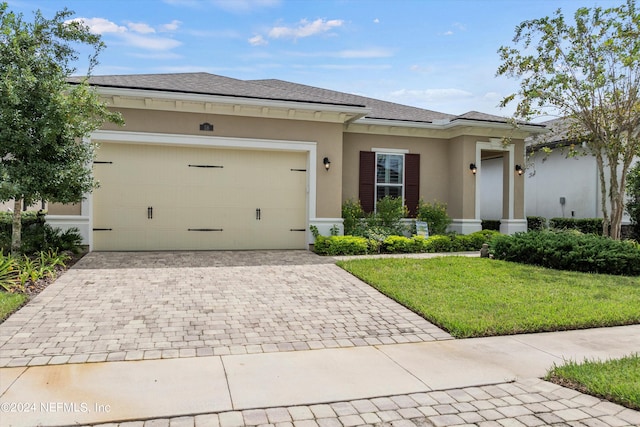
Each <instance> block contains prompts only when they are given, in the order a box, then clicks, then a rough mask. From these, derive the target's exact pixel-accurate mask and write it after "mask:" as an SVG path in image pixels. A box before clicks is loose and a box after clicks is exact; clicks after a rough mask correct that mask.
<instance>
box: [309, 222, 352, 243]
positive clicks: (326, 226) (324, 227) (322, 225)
mask: <svg viewBox="0 0 640 427" xmlns="http://www.w3.org/2000/svg"><path fill="white" fill-rule="evenodd" d="M343 223H344V219H343V218H311V219H309V233H308V234H309V236H308V238H309V241H310V242H312V243H313V242H314V241H315V239H314V237H313V234H312V233H311V226H315V227H317V228H318V232H319V233H320V235H321V236H331V229H332V228H333V227H336V228H337V229H338V236H342V235H344V224H343Z"/></svg>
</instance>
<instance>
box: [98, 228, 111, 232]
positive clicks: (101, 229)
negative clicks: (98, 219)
mask: <svg viewBox="0 0 640 427" xmlns="http://www.w3.org/2000/svg"><path fill="white" fill-rule="evenodd" d="M93 231H113V228H94V229H93Z"/></svg>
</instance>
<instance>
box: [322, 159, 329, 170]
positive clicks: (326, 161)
mask: <svg viewBox="0 0 640 427" xmlns="http://www.w3.org/2000/svg"><path fill="white" fill-rule="evenodd" d="M322 163H324V168H325V169H326V170H327V171H328V170H329V168H330V167H331V162H330V161H329V158H328V157H325V158H324V159H323V160H322Z"/></svg>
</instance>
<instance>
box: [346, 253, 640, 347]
mask: <svg viewBox="0 0 640 427" xmlns="http://www.w3.org/2000/svg"><path fill="white" fill-rule="evenodd" d="M338 265H339V266H340V267H342V268H344V269H345V270H347V271H349V272H350V273H352V274H354V275H355V276H357V277H359V278H360V279H362V280H364V281H365V282H367V283H369V284H370V285H371V286H373V287H374V288H376V289H378V290H379V291H380V292H382V293H383V294H385V295H387V296H389V297H391V298H393V299H395V300H396V301H398V302H399V303H401V304H403V305H404V306H406V307H408V308H410V309H411V310H413V311H415V312H416V313H418V314H420V315H421V316H423V317H424V318H426V319H427V320H429V321H430V322H432V323H434V324H435V325H437V326H439V327H441V328H443V329H445V330H447V331H448V332H449V333H451V335H453V336H454V337H456V338H468V337H482V336H492V335H509V334H518V333H531V332H544V331H557V330H568V329H582V328H593V327H601V326H617V325H627V324H634V323H640V309H639V307H640V278H638V277H622V276H608V275H598V274H587V273H576V272H567V271H558V270H550V269H545V268H540V267H533V266H528V265H523V264H517V263H510V262H505V261H497V260H491V259H487V258H467V257H442V258H432V259H404V258H402V259H398V258H396V259H360V260H349V261H340V262H338Z"/></svg>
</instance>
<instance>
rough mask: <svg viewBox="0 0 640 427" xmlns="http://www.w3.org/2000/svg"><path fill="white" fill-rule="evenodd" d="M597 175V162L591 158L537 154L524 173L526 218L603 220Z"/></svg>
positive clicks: (560, 153) (561, 153) (558, 151)
mask: <svg viewBox="0 0 640 427" xmlns="http://www.w3.org/2000/svg"><path fill="white" fill-rule="evenodd" d="M597 171H598V169H597V167H596V160H595V158H594V157H593V156H590V155H586V156H576V157H572V158H567V157H566V154H565V153H563V152H562V151H561V150H559V149H556V150H555V151H553V152H552V153H551V154H549V155H545V154H544V153H541V152H538V153H536V154H535V155H534V156H533V157H532V158H531V159H530V162H529V164H528V166H527V170H526V171H525V212H526V213H527V216H542V217H545V218H555V217H560V218H596V217H599V216H601V209H600V197H599V192H600V184H599V180H598V173H597ZM561 198H564V204H563V203H561Z"/></svg>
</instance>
